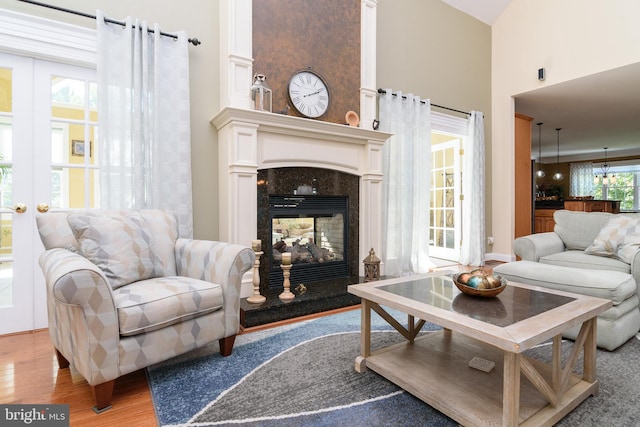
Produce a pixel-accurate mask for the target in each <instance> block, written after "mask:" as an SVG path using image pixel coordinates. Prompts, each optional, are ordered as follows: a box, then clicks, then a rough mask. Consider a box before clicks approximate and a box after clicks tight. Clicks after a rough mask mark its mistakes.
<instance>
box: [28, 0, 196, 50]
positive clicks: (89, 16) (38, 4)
mask: <svg viewBox="0 0 640 427" xmlns="http://www.w3.org/2000/svg"><path fill="white" fill-rule="evenodd" d="M18 1H21V2H24V3H29V4H34V5H36V6H42V7H46V8H48V9H54V10H57V11H60V12H66V13H71V14H73V15H79V16H84V17H85V18H91V19H97V17H96V16H95V15H90V14H88V13H84V12H78V11H77V10H71V9H67V8H64V7H59V6H53V5H50V4H46V3H40V2H39V1H33V0H18ZM104 20H105V22H109V23H111V24H117V25H122V26H124V25H125V24H126V23H125V22H122V21H116V20H114V19H109V18H104ZM147 31H148V32H150V33H154V32H155V31H154V30H153V29H151V28H149V29H148V30H147ZM160 35H161V36H166V37H171V38H174V39H177V38H178V36H177V35H175V34H171V33H165V32H164V31H160ZM188 41H189V43H191V44H192V45H194V46H198V45H199V44H201V43H202V42H201V41H200V40H198V39H197V38H195V37H194V38H192V39H189V40H188Z"/></svg>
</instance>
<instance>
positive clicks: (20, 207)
mask: <svg viewBox="0 0 640 427" xmlns="http://www.w3.org/2000/svg"><path fill="white" fill-rule="evenodd" d="M6 209H11V210H12V211H14V212H15V213H19V214H23V213H25V212H26V211H27V205H25V204H24V203H16V204H15V205H13V207H7V208H6Z"/></svg>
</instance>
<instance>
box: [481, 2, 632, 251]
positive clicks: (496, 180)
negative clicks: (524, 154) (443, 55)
mask: <svg viewBox="0 0 640 427" xmlns="http://www.w3.org/2000/svg"><path fill="white" fill-rule="evenodd" d="M639 16H640V2H639V1H637V0H614V1H610V0H561V1H558V0H513V1H512V3H511V4H510V5H509V7H508V8H507V10H506V11H505V12H504V13H503V14H502V15H501V16H500V17H499V18H498V20H496V22H495V23H494V24H493V26H492V27H491V30H492V64H491V70H492V78H491V81H492V85H491V88H492V91H491V93H492V94H491V97H492V126H491V128H492V135H493V139H492V160H491V163H492V164H493V165H501V167H495V168H493V169H492V170H491V174H492V180H491V183H492V186H491V192H490V194H492V199H491V205H492V212H493V215H492V226H491V228H492V229H493V236H494V238H495V244H494V248H493V252H494V253H501V254H504V255H511V254H512V251H513V235H514V233H513V231H514V185H513V183H514V168H513V165H514V161H513V156H514V100H513V96H514V95H518V94H521V93H524V92H529V91H532V90H535V89H538V88H542V87H545V86H548V85H554V84H557V83H561V82H565V81H568V80H573V79H576V78H580V77H584V76H588V75H591V74H595V73H599V72H602V71H606V70H610V69H613V68H618V67H621V66H624V65H629V64H633V63H637V62H640V24H639V23H638V17H639ZM539 68H545V69H546V80H545V81H543V82H540V81H538V78H537V70H538V69H539Z"/></svg>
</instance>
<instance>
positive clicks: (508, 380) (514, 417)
mask: <svg viewBox="0 0 640 427" xmlns="http://www.w3.org/2000/svg"><path fill="white" fill-rule="evenodd" d="M520 357H521V356H520V354H517V353H509V352H505V354H504V379H503V381H504V383H503V385H502V387H503V388H502V425H503V426H517V425H518V424H519V417H520Z"/></svg>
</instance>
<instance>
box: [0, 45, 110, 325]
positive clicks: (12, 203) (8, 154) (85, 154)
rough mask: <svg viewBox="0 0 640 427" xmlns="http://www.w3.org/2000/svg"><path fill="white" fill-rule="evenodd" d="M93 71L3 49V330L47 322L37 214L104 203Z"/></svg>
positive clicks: (0, 147) (0, 112)
mask: <svg viewBox="0 0 640 427" xmlns="http://www.w3.org/2000/svg"><path fill="white" fill-rule="evenodd" d="M96 92H97V90H96V83H95V70H89V69H85V68H79V67H73V66H67V65H63V64H57V63H52V62H46V61H38V60H34V59H31V58H26V57H17V56H12V55H4V54H0V156H1V158H0V179H1V180H0V200H1V202H2V203H1V205H0V206H1V207H0V334H5V333H12V332H18V331H25V330H32V329H39V328H45V327H46V326H47V309H46V297H45V285H44V277H43V276H42V272H41V271H40V267H39V265H38V257H39V256H40V254H41V253H42V251H43V249H44V248H43V246H42V243H41V242H40V238H39V236H38V233H37V230H36V224H35V217H36V215H46V214H47V213H48V212H51V211H56V210H69V209H73V208H91V207H97V206H98V203H99V202H98V200H99V197H98V193H97V190H96V188H97V178H96V176H97V155H98V147H97V106H96V96H95V94H96Z"/></svg>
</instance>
